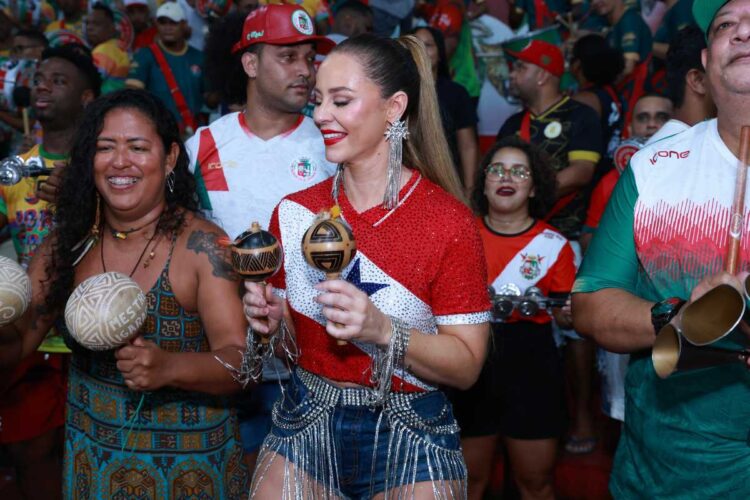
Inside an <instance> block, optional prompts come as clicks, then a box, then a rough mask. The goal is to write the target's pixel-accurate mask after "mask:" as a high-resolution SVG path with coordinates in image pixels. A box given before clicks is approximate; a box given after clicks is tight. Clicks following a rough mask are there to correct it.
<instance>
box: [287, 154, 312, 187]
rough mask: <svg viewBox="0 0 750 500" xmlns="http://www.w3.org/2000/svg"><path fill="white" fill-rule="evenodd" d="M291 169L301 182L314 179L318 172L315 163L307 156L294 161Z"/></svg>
mask: <svg viewBox="0 0 750 500" xmlns="http://www.w3.org/2000/svg"><path fill="white" fill-rule="evenodd" d="M290 168H291V171H292V175H293V176H294V177H296V178H297V179H299V180H301V181H306V180H309V179H312V178H313V177H314V176H315V172H316V171H317V170H318V168H317V166H316V165H315V163H314V162H313V161H312V160H311V159H310V158H307V157H305V156H303V157H301V158H297V159H296V160H294V161H293V162H292V165H291V167H290Z"/></svg>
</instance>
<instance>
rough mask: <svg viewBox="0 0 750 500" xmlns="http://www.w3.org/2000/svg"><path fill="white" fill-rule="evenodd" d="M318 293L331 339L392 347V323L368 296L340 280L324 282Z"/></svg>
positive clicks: (316, 286)
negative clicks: (390, 342) (389, 343)
mask: <svg viewBox="0 0 750 500" xmlns="http://www.w3.org/2000/svg"><path fill="white" fill-rule="evenodd" d="M315 289H316V290H318V291H320V292H322V293H321V294H320V295H318V296H317V297H316V298H315V301H316V302H318V303H319V304H321V305H323V316H325V318H326V319H327V320H328V322H327V323H326V331H327V332H328V334H329V335H331V336H332V337H335V338H337V339H340V340H360V341H362V342H368V343H370V344H379V345H387V344H388V342H389V341H390V337H391V321H390V319H389V318H388V316H386V315H385V314H383V313H382V312H381V311H380V309H378V308H377V307H375V305H374V304H373V303H372V302H371V301H370V298H369V297H368V296H367V294H366V293H365V292H363V291H361V290H360V289H359V288H357V287H356V286H354V285H352V284H351V283H349V282H347V281H344V280H340V279H339V280H330V281H328V280H327V281H323V282H320V283H318V284H317V285H315Z"/></svg>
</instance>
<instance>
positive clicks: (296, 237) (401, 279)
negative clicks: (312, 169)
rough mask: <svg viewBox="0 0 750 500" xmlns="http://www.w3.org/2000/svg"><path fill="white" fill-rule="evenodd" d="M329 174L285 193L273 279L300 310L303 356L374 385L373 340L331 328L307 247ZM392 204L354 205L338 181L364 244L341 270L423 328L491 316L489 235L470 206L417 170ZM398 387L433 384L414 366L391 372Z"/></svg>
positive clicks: (325, 202)
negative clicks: (342, 339) (338, 337)
mask: <svg viewBox="0 0 750 500" xmlns="http://www.w3.org/2000/svg"><path fill="white" fill-rule="evenodd" d="M331 187H332V180H327V181H325V182H322V183H320V184H318V185H316V186H313V187H312V188H310V189H306V190H304V191H301V192H299V193H295V194H293V195H290V196H288V197H286V198H284V199H283V200H282V201H281V203H280V204H279V206H278V207H277V208H276V210H275V211H274V214H273V217H272V218H271V226H270V230H271V232H272V233H274V234H275V235H276V236H277V237H278V238H279V240H280V241H281V244H282V246H283V248H284V265H283V268H282V270H281V271H280V272H279V273H278V274H277V275H276V276H274V277H273V278H272V279H271V280H270V282H271V283H272V284H273V285H274V286H275V287H276V288H278V289H279V292H280V293H281V295H283V296H285V297H286V299H287V301H288V303H289V306H290V309H291V312H292V318H293V320H294V326H295V329H296V333H297V345H298V346H299V349H300V357H299V365H300V366H301V367H302V368H304V369H305V370H308V371H311V372H313V373H316V374H318V375H321V376H323V377H326V378H329V379H332V380H336V381H339V382H353V383H356V384H360V385H366V386H371V385H372V383H371V382H370V380H369V379H370V363H371V357H370V353H372V352H374V349H375V346H374V345H372V344H365V343H360V342H352V343H349V344H347V345H345V346H339V345H337V343H336V341H335V339H334V338H333V337H331V336H330V335H328V334H327V333H326V331H325V318H324V317H323V315H322V313H321V306H320V304H318V303H317V302H315V301H314V298H315V296H316V295H317V294H318V292H317V291H316V290H315V289H314V288H313V286H314V285H315V284H316V283H318V282H320V281H322V280H323V279H324V275H323V273H322V272H320V271H318V270H316V269H314V268H312V267H310V266H309V265H308V264H307V262H306V261H305V258H304V256H303V255H302V249H301V244H302V237H303V235H304V233H305V231H306V230H307V229H308V227H310V225H311V223H312V222H313V220H314V218H315V216H316V214H317V213H319V212H320V211H322V210H327V209H329V208H330V207H331V206H332V205H333V204H334V203H335V201H334V200H333V197H332V196H331ZM400 199H401V200H402V204H401V205H399V206H398V207H397V208H396V209H395V210H394V211H392V212H390V215H389V211H388V210H385V209H383V208H382V207H381V206H380V205H378V206H376V207H373V208H371V209H369V210H366V211H365V212H362V213H357V212H356V211H355V210H354V208H353V207H352V206H351V204H350V203H349V201H348V200H347V198H346V194H345V193H344V192H343V189H342V190H341V193H340V194H339V200H338V201H339V206H340V207H341V210H342V216H343V218H344V219H345V220H346V222H347V223H348V224H349V225H350V226H351V228H352V232H353V233H354V237H355V239H356V242H357V254H356V256H355V258H354V259H353V261H352V262H351V263H350V264H349V265H348V266H347V268H346V269H344V271H343V272H342V278H343V279H346V280H347V281H349V282H351V283H353V284H355V285H356V286H357V287H358V288H359V289H360V290H362V291H364V292H366V293H367V295H368V296H369V297H370V300H371V301H372V302H373V304H375V306H376V307H377V308H378V309H380V310H381V311H382V312H384V313H385V314H388V315H390V316H393V317H397V318H399V319H401V320H403V321H405V322H406V323H407V325H408V326H409V327H410V328H415V329H417V330H420V331H421V332H424V333H425V334H437V327H438V325H470V324H480V323H484V322H487V321H489V319H490V314H489V308H490V304H489V299H488V297H487V291H486V282H487V270H486V267H485V261H484V255H483V252H482V241H481V239H480V237H479V231H478V229H477V226H476V222H475V220H474V217H473V215H472V214H471V212H470V211H469V209H468V208H467V207H465V206H464V205H463V204H461V203H460V202H459V201H458V200H456V199H455V198H453V197H452V196H450V195H449V194H447V193H446V192H445V191H444V190H443V189H441V188H440V187H438V186H436V185H435V184H433V183H432V182H430V181H429V180H427V179H425V178H424V177H422V176H421V175H419V174H418V173H416V172H415V173H413V174H412V177H411V178H410V179H409V182H408V183H407V185H406V186H404V188H403V189H402V190H401V194H400ZM393 388H394V390H396V391H420V390H431V389H433V388H434V387H432V386H431V385H429V384H428V383H427V382H425V381H423V380H420V379H418V378H417V377H415V376H414V375H412V374H410V373H404V372H403V371H400V370H399V371H398V372H397V374H396V375H395V376H394V380H393Z"/></svg>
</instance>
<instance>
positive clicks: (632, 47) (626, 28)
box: [607, 9, 653, 62]
mask: <svg viewBox="0 0 750 500" xmlns="http://www.w3.org/2000/svg"><path fill="white" fill-rule="evenodd" d="M607 40H608V41H609V44H610V45H611V46H612V47H614V48H617V49H620V50H622V53H623V54H628V53H636V54H638V55H639V56H640V61H641V62H643V61H645V60H646V59H647V58H648V56H649V55H650V54H651V48H652V45H653V37H652V36H651V30H650V29H649V27H648V25H647V24H646V21H644V20H643V18H642V17H641V14H640V13H639V12H638V11H637V10H635V9H627V10H626V11H625V13H624V14H623V15H622V17H621V18H620V20H619V21H617V24H615V25H614V26H612V29H611V30H610V32H609V33H608V34H607Z"/></svg>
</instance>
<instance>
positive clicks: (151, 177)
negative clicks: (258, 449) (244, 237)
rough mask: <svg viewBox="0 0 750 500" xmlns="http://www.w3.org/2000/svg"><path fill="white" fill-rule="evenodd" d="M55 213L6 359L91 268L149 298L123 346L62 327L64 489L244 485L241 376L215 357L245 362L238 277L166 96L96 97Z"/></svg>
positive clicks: (5, 336)
mask: <svg viewBox="0 0 750 500" xmlns="http://www.w3.org/2000/svg"><path fill="white" fill-rule="evenodd" d="M97 213H100V220H99V221H97ZM55 222H56V227H55V228H54V230H53V233H52V235H51V237H50V238H48V239H47V240H46V241H45V243H44V244H43V246H42V247H41V248H40V251H39V252H38V253H37V257H36V259H35V260H34V261H33V262H32V264H31V266H30V268H29V274H30V277H31V280H32V286H33V291H34V296H33V301H32V305H31V307H30V308H29V310H28V311H27V313H26V314H25V315H24V316H23V317H22V318H21V319H20V320H19V321H18V322H16V323H15V324H14V325H12V326H11V327H6V328H3V329H1V330H0V340H4V341H5V344H4V345H3V344H2V343H0V367H2V365H3V363H4V362H5V363H7V364H12V361H13V360H18V359H21V358H22V357H23V355H25V354H28V353H29V352H31V351H33V350H34V349H35V348H36V346H37V345H38V344H39V342H41V340H42V338H43V336H44V333H45V332H47V331H48V330H49V327H50V326H51V324H52V323H53V322H54V321H55V319H56V318H57V317H59V315H60V313H61V311H62V310H63V309H64V307H65V303H66V301H67V299H68V297H69V295H70V293H71V292H72V291H73V289H74V288H75V286H76V285H78V284H79V283H80V282H82V281H83V280H85V279H86V278H88V277H90V276H93V275H97V274H100V273H102V272H107V271H118V272H121V273H123V274H126V275H128V274H129V275H130V276H131V277H132V279H133V280H134V281H135V282H136V283H138V285H140V287H141V288H142V289H143V290H144V291H147V295H146V297H147V305H148V316H147V320H146V323H145V324H144V326H143V328H142V329H141V331H140V332H139V335H138V336H137V337H136V338H135V339H134V340H132V341H131V342H130V343H128V344H127V345H125V346H124V347H121V348H119V349H117V350H114V351H98V352H94V351H89V350H86V349H84V348H82V347H80V346H78V345H77V344H75V342H74V341H73V340H72V339H71V338H70V337H69V336H68V335H67V334H66V333H64V335H66V337H67V341H68V344H69V346H70V347H71V349H72V350H73V356H72V361H71V368H70V381H69V387H68V407H67V422H66V432H65V464H64V487H63V490H64V491H63V493H64V496H65V497H66V498H76V499H78V498H81V499H83V498H86V499H102V498H118V499H130V498H133V499H135V498H137V499H146V498H149V499H167V498H170V499H172V498H174V499H188V498H190V499H193V498H205V499H212V498H216V499H219V498H221V499H225V498H230V499H231V498H240V497H243V498H244V497H245V496H246V495H247V491H248V490H247V474H246V470H245V469H244V465H243V463H242V455H241V449H240V446H239V443H238V440H237V435H238V430H237V424H236V421H235V416H234V414H233V412H232V411H231V410H230V406H229V405H228V404H227V396H228V395H229V394H231V393H233V392H236V391H237V390H239V389H240V386H239V385H238V384H237V383H236V382H235V381H234V380H233V377H232V375H231V374H230V373H229V372H228V371H227V369H226V368H225V367H224V363H222V362H220V361H223V362H225V363H229V364H232V365H234V366H238V365H239V363H240V359H241V352H242V349H243V348H244V330H245V327H246V323H245V320H244V317H243V314H242V307H241V302H240V298H239V294H238V284H239V281H238V279H237V277H236V276H235V275H234V274H233V273H232V270H231V266H230V265H229V264H228V262H229V261H228V256H227V252H226V247H225V246H222V244H221V243H220V241H221V239H222V238H225V235H224V233H223V232H222V231H221V229H219V228H218V227H217V226H216V225H214V224H213V223H211V222H208V221H206V220H205V219H203V218H201V217H200V216H199V215H198V214H197V198H196V195H195V184H194V181H193V178H192V175H191V174H190V172H189V170H188V160H187V155H186V153H185V148H184V146H183V144H182V141H181V140H180V138H179V132H178V128H177V125H176V123H175V120H174V118H173V117H172V115H171V113H170V112H169V111H168V110H167V109H166V108H165V107H164V105H163V104H162V103H161V102H160V101H159V100H158V99H156V98H154V97H153V96H151V95H150V94H148V93H146V92H142V91H134V90H124V91H120V92H116V93H113V94H109V95H107V96H105V97H102V98H101V99H99V100H98V101H96V102H94V103H93V104H92V105H91V106H90V108H89V109H88V110H87V112H86V116H85V117H84V120H83V123H82V125H81V128H80V130H79V133H78V136H77V138H76V141H75V144H74V146H73V149H72V152H71V162H70V166H69V167H67V170H66V172H65V173H64V174H63V180H62V185H61V187H60V190H59V192H58V199H57V205H56V215H55ZM92 229H97V230H98V231H99V238H98V239H92V240H90V241H92V242H94V243H93V245H84V246H83V247H82V248H84V250H83V252H85V254H84V255H83V256H82V258H81V260H80V262H79V263H77V264H76V260H77V259H79V258H80V257H81V250H80V248H81V247H79V249H78V250H77V251H76V250H74V248H75V246H76V243H77V242H79V241H89V240H87V238H88V237H89V236H90V235H91V234H92ZM86 248H88V251H86V250H85V249H86ZM60 323H61V322H60ZM9 360H11V361H9Z"/></svg>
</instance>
